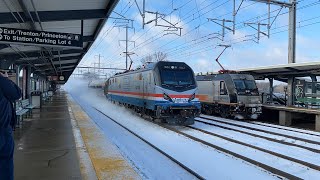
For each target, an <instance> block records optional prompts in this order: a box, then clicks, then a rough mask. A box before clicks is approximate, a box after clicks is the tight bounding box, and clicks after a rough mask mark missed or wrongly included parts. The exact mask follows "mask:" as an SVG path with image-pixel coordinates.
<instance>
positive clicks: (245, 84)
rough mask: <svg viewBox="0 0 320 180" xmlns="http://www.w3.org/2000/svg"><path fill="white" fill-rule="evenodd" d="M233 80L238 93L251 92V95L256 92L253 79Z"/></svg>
mask: <svg viewBox="0 0 320 180" xmlns="http://www.w3.org/2000/svg"><path fill="white" fill-rule="evenodd" d="M233 82H234V85H235V87H236V89H237V91H238V94H246V93H251V94H252V95H255V94H257V93H258V89H257V86H256V83H255V81H254V80H246V79H245V80H243V79H234V80H233ZM247 91H248V92H247Z"/></svg>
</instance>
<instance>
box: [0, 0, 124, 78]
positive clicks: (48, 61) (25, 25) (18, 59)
mask: <svg viewBox="0 0 320 180" xmlns="http://www.w3.org/2000/svg"><path fill="white" fill-rule="evenodd" d="M118 1H119V0H94V1H91V0H1V1H0V61H6V62H10V63H15V64H17V65H21V66H23V65H29V66H31V69H32V72H33V73H34V74H38V75H42V76H46V77H47V76H58V75H63V76H64V77H65V81H66V80H67V79H68V78H69V77H70V75H71V74H72V72H73V71H74V69H75V68H76V66H77V65H78V64H79V62H80V60H81V59H82V57H83V56H84V55H85V54H86V52H88V50H89V48H90V47H91V46H92V43H93V42H94V40H95V39H96V38H97V36H98V34H99V32H100V30H101V29H102V27H103V25H104V23H105V22H106V21H107V19H108V18H109V16H110V14H111V12H112V11H113V9H114V7H115V6H116V4H117V3H118ZM21 42H22V43H21Z"/></svg>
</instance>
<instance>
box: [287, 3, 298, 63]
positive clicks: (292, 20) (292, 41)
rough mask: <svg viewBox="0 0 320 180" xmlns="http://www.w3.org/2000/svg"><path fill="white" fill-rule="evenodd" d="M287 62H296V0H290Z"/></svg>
mask: <svg viewBox="0 0 320 180" xmlns="http://www.w3.org/2000/svg"><path fill="white" fill-rule="evenodd" d="M290 3H291V4H292V6H291V7H290V8H289V47H288V63H295V62H296V13H297V8H296V0H290Z"/></svg>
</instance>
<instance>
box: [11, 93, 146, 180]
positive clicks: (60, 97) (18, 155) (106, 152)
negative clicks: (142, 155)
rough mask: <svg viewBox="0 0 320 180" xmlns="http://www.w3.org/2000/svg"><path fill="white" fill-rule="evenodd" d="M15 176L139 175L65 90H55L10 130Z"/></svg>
mask: <svg viewBox="0 0 320 180" xmlns="http://www.w3.org/2000/svg"><path fill="white" fill-rule="evenodd" d="M14 139H15V154H14V165H15V179H18V180H19V179H21V180H22V179H23V180H29V179H30V180H31V179H32V180H33V179H90V180H91V179H140V177H139V175H138V174H137V173H136V172H135V170H134V168H133V167H132V166H131V164H130V163H128V162H127V160H126V159H125V158H124V157H122V155H121V153H120V152H119V151H118V149H117V147H115V146H114V145H113V144H112V143H111V142H110V141H109V140H108V139H107V138H106V137H105V136H104V134H103V132H102V131H101V130H100V129H99V128H98V127H97V125H96V124H94V122H93V121H92V120H91V119H90V118H89V117H88V115H87V114H86V113H85V112H84V111H83V110H82V109H81V107H80V106H79V105H78V104H77V103H75V102H74V101H73V100H72V98H71V97H69V96H68V94H67V93H65V92H63V91H57V92H56V93H55V95H54V96H53V97H52V99H51V100H50V101H49V102H46V103H44V104H43V106H42V108H41V109H34V110H33V113H32V117H29V118H28V117H27V118H24V120H23V123H22V126H21V127H20V128H18V129H16V131H15V132H14Z"/></svg>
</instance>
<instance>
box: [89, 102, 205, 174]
mask: <svg viewBox="0 0 320 180" xmlns="http://www.w3.org/2000/svg"><path fill="white" fill-rule="evenodd" d="M93 108H94V109H95V110H97V111H98V112H100V113H101V114H103V115H104V116H106V117H107V118H108V119H110V120H111V121H113V122H114V123H116V124H117V125H119V126H120V127H122V128H123V129H125V130H127V131H129V132H130V133H131V134H133V135H134V136H136V137H137V138H139V139H140V140H142V141H143V142H145V143H147V144H148V145H149V146H151V147H152V148H154V149H156V150H157V151H159V152H160V153H161V154H163V155H165V156H166V157H167V158H169V159H170V160H172V161H173V162H175V163H176V164H178V165H179V166H180V167H182V168H183V169H185V170H186V171H188V172H189V173H190V174H192V175H194V176H195V177H197V178H198V179H201V180H204V179H205V178H204V177H202V176H201V175H199V174H198V173H196V172H194V171H193V170H191V169H190V168H188V167H187V166H185V165H184V164H182V163H181V162H179V161H178V160H176V159H175V158H173V157H172V156H170V155H169V154H167V153H166V152H164V151H163V150H161V149H160V148H158V147H156V146H155V145H153V144H151V143H150V142H149V141H147V140H146V139H144V138H142V137H141V136H139V135H138V134H137V133H135V132H133V131H131V130H130V129H129V128H127V127H125V126H124V125H122V124H121V123H119V122H117V121H116V120H114V119H113V118H111V117H110V116H108V115H107V114H105V113H104V112H102V111H100V110H99V109H97V108H95V107H93Z"/></svg>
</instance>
